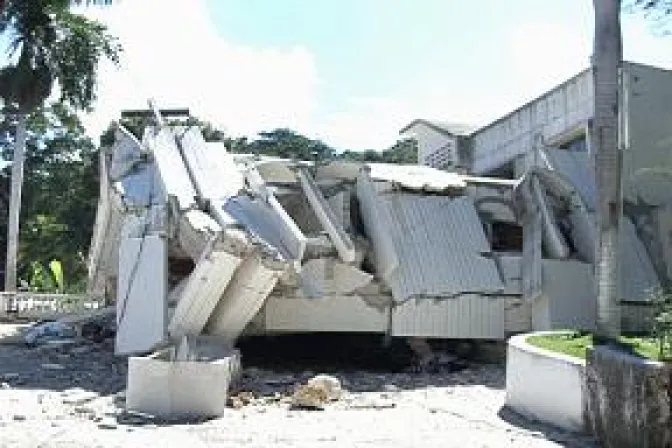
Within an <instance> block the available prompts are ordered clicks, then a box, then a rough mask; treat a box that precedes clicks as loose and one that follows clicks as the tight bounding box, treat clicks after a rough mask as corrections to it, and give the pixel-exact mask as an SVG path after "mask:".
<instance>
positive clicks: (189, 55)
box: [85, 0, 318, 135]
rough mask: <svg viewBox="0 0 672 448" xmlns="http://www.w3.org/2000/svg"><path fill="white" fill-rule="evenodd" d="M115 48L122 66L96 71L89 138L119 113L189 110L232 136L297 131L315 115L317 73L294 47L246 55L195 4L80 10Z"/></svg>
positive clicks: (144, 1)
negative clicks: (152, 102) (113, 39)
mask: <svg viewBox="0 0 672 448" xmlns="http://www.w3.org/2000/svg"><path fill="white" fill-rule="evenodd" d="M87 14H89V15H92V16H94V17H95V18H97V19H99V20H101V21H103V22H104V23H106V24H107V25H108V27H109V29H110V32H111V33H112V34H114V35H116V36H118V37H119V38H120V40H121V42H122V44H123V47H124V53H123V57H122V66H121V68H120V69H116V68H115V67H113V66H112V64H110V63H104V64H103V65H102V66H101V71H100V88H99V98H98V102H97V105H96V112H95V113H94V114H93V115H92V116H90V117H88V118H87V119H86V120H85V123H87V125H88V128H89V129H90V133H91V134H92V135H96V134H98V133H99V131H100V130H101V129H102V128H104V127H106V126H107V124H108V123H109V121H110V120H113V119H117V118H118V117H119V112H120V111H121V110H123V109H129V108H146V104H147V99H148V98H150V97H152V98H155V99H156V101H157V104H158V105H159V106H160V107H189V108H190V109H191V110H192V113H193V114H194V115H197V116H199V117H202V118H205V119H208V120H210V121H212V122H213V123H215V124H217V125H219V126H222V127H225V128H226V129H227V130H228V131H229V132H231V133H232V134H252V133H255V132H257V131H259V130H261V129H265V128H266V129H267V128H270V127H274V126H290V127H295V128H305V127H306V126H307V123H308V121H309V120H310V117H311V114H312V113H313V111H314V109H315V107H316V88H317V84H318V76H317V70H316V68H315V64H314V61H313V57H312V56H311V54H310V53H309V52H308V51H306V50H305V49H303V48H301V47H295V48H289V49H283V50H279V49H268V48H254V47H250V46H245V45H234V44H232V43H229V42H226V41H225V40H223V39H222V38H221V37H220V36H219V35H218V34H217V30H216V29H215V27H214V25H213V24H212V22H211V18H210V17H209V15H208V11H207V10H206V7H205V4H204V1H203V0H191V1H190V5H189V7H188V8H185V7H184V2H182V1H179V0H133V1H132V2H131V1H125V2H124V1H122V2H120V3H119V4H117V5H115V6H113V7H110V8H107V9H95V10H93V11H92V10H87Z"/></svg>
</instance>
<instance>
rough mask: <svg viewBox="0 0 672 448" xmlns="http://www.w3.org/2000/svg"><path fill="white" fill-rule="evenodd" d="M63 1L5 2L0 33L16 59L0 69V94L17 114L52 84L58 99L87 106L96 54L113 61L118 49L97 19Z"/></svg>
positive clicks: (46, 94) (41, 98)
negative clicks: (57, 93)
mask: <svg viewBox="0 0 672 448" xmlns="http://www.w3.org/2000/svg"><path fill="white" fill-rule="evenodd" d="M69 6H70V2H69V1H68V0H30V1H26V0H6V2H5V5H4V8H2V9H1V10H0V34H5V35H7V36H8V37H9V40H10V52H11V54H15V53H18V58H17V59H16V63H14V64H10V65H8V66H6V67H4V68H2V69H1V70H0V97H2V98H3V99H4V100H5V102H6V103H8V104H13V105H15V106H17V107H18V108H19V109H20V110H21V111H22V112H24V113H26V112H31V111H33V110H35V109H36V108H38V107H39V106H40V105H41V104H42V103H43V102H44V101H45V100H46V99H47V98H48V97H49V95H50V93H51V90H52V86H53V85H54V83H55V82H58V84H59V86H60V93H61V99H62V100H63V101H64V102H67V103H68V104H70V105H71V106H73V107H75V108H77V109H84V110H88V109H90V107H91V105H92V104H93V102H94V101H95V98H96V69H97V67H98V63H99V61H100V59H101V58H103V57H106V58H108V59H110V60H112V61H113V62H115V63H116V62H118V58H119V53H120V51H121V48H120V46H119V44H118V43H117V41H116V40H115V39H114V38H113V37H112V36H111V35H109V34H108V33H107V30H106V28H105V27H104V26H103V25H101V24H99V23H98V22H95V21H92V20H89V19H87V18H86V17H84V16H81V15H78V14H74V13H72V12H70V10H69Z"/></svg>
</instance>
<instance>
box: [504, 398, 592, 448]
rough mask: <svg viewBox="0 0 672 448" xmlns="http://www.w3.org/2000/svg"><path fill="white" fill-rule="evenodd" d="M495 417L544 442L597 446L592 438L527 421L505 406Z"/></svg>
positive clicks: (573, 447)
mask: <svg viewBox="0 0 672 448" xmlns="http://www.w3.org/2000/svg"><path fill="white" fill-rule="evenodd" d="M497 416H498V417H499V418H501V419H502V420H504V421H505V422H507V423H509V424H511V425H513V426H516V427H518V428H521V429H524V430H526V431H531V432H536V433H540V434H542V435H543V437H544V438H545V439H546V440H550V441H552V442H555V443H558V444H560V445H562V446H566V447H569V448H596V447H598V446H599V444H598V443H597V442H596V441H595V439H594V438H593V437H590V436H587V435H582V434H572V433H568V432H565V431H563V430H561V429H558V428H555V427H553V426H551V425H547V424H545V423H541V422H537V421H532V420H528V419H527V418H525V417H523V416H522V415H520V414H518V413H517V412H516V411H514V410H512V409H511V408H509V407H507V406H503V407H502V408H501V409H500V410H499V412H498V413H497Z"/></svg>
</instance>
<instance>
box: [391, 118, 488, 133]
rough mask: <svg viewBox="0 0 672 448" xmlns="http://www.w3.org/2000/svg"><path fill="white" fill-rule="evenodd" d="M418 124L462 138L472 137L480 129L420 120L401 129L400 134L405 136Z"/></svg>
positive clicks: (438, 121) (444, 122)
mask: <svg viewBox="0 0 672 448" xmlns="http://www.w3.org/2000/svg"><path fill="white" fill-rule="evenodd" d="M417 124H424V125H425V126H429V127H430V128H433V129H435V130H436V131H438V132H441V133H444V134H450V135H454V136H460V137H464V136H468V135H471V134H473V133H474V132H475V131H476V130H477V129H478V127H476V126H471V125H468V124H464V123H455V122H450V121H441V120H426V119H424V118H419V119H416V120H413V121H412V122H410V123H409V124H407V125H406V126H404V128H403V129H401V131H399V133H400V134H404V133H406V132H407V131H408V130H409V129H411V128H412V127H413V126H415V125H417Z"/></svg>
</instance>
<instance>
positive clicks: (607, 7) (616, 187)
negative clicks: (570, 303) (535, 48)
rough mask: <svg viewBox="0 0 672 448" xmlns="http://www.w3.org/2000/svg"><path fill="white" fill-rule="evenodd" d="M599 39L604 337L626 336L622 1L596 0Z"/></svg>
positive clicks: (596, 83) (600, 312) (595, 139)
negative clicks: (622, 300) (623, 324)
mask: <svg viewBox="0 0 672 448" xmlns="http://www.w3.org/2000/svg"><path fill="white" fill-rule="evenodd" d="M593 8H594V10H595V41H594V49H593V58H592V69H593V89H594V90H593V93H594V108H595V110H594V115H593V126H592V133H591V134H592V135H591V138H592V147H593V148H594V150H595V176H596V180H597V190H598V198H599V206H598V207H599V208H598V214H597V244H596V251H597V253H596V258H595V260H596V265H595V278H596V284H597V321H596V324H597V333H596V336H597V337H598V339H602V340H613V339H615V338H617V337H618V336H619V335H620V327H621V322H620V319H621V316H620V307H619V303H618V299H619V297H618V293H619V291H618V289H619V288H618V285H619V253H618V252H619V243H618V241H619V227H620V219H621V214H622V192H621V167H622V158H621V151H620V148H619V96H620V95H619V90H620V88H619V79H620V69H621V62H622V57H623V50H622V37H621V23H620V9H621V1H620V0H593Z"/></svg>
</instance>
